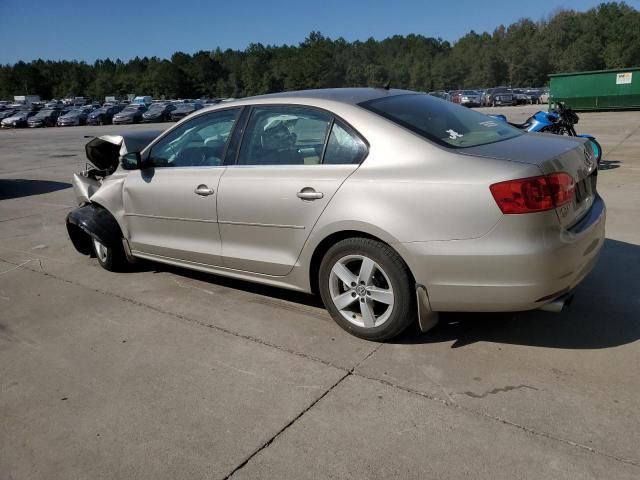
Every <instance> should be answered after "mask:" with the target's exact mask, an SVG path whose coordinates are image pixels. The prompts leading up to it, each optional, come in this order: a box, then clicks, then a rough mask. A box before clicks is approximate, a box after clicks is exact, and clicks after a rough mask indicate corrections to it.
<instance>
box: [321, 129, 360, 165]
mask: <svg viewBox="0 0 640 480" xmlns="http://www.w3.org/2000/svg"><path fill="white" fill-rule="evenodd" d="M366 152H367V147H366V145H365V144H364V142H363V141H362V140H360V139H359V138H358V137H356V136H354V135H352V134H351V133H350V132H348V131H347V130H346V129H345V128H344V127H343V126H342V125H340V124H339V123H338V122H335V123H334V124H333V128H331V134H330V135H329V141H328V142H327V148H326V150H325V152H324V162H323V163H325V164H329V165H349V164H356V163H360V162H361V161H362V159H363V158H364V156H365V154H366Z"/></svg>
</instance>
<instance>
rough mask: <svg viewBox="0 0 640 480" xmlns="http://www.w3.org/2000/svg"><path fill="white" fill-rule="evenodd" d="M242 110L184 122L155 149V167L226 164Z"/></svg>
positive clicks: (215, 113) (153, 148)
mask: <svg viewBox="0 0 640 480" xmlns="http://www.w3.org/2000/svg"><path fill="white" fill-rule="evenodd" d="M239 111H240V109H237V108H235V109H231V110H223V111H220V112H213V113H209V114H206V115H200V116H198V117H196V118H194V119H192V120H191V121H188V122H185V123H183V124H182V125H180V126H179V127H177V128H176V129H175V130H173V131H171V132H170V133H169V134H167V135H166V136H165V137H163V138H162V139H161V140H160V141H159V142H158V143H156V144H155V145H154V146H153V147H152V148H151V154H150V158H151V159H152V160H153V164H154V165H155V166H156V167H161V168H162V167H216V166H219V165H222V163H223V157H224V152H225V146H226V144H227V141H228V139H229V137H230V135H231V131H232V129H233V126H234V124H235V122H236V118H237V117H238V113H239Z"/></svg>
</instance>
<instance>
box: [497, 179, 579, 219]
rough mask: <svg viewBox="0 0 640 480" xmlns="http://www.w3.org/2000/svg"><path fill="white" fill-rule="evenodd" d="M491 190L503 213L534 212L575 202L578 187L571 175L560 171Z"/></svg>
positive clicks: (499, 185) (505, 184)
mask: <svg viewBox="0 0 640 480" xmlns="http://www.w3.org/2000/svg"><path fill="white" fill-rule="evenodd" d="M489 189H490V190H491V194H492V195H493V198H494V199H495V201H496V203H497V204H498V207H500V210H501V211H502V213H532V212H544V211H546V210H552V209H554V208H558V207H560V206H562V205H565V204H566V203H569V202H571V201H572V200H573V199H574V197H575V193H576V184H575V181H574V180H573V177H572V176H571V175H569V174H568V173H565V172H559V173H552V174H551V175H547V176H539V177H529V178H519V179H517V180H507V181H506V182H500V183H494V184H493V185H491V186H490V187H489Z"/></svg>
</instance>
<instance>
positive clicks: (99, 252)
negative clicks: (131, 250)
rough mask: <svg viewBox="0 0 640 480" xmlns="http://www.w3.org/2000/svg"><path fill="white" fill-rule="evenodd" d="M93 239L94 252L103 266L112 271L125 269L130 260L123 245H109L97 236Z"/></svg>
mask: <svg viewBox="0 0 640 480" xmlns="http://www.w3.org/2000/svg"><path fill="white" fill-rule="evenodd" d="M91 240H92V244H93V252H94V254H95V256H96V259H97V260H98V263H99V264H100V266H101V267H102V268H104V269H105V270H109V271H110V272H120V271H122V270H124V269H125V267H126V266H127V265H128V263H129V262H128V261H127V257H126V255H125V253H124V248H123V247H122V246H120V245H118V246H111V247H109V246H107V245H105V244H104V243H102V242H101V241H100V240H98V239H97V238H95V237H92V239H91Z"/></svg>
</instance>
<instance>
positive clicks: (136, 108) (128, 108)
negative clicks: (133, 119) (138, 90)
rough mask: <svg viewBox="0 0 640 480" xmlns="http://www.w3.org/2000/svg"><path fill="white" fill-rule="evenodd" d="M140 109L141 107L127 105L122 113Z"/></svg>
mask: <svg viewBox="0 0 640 480" xmlns="http://www.w3.org/2000/svg"><path fill="white" fill-rule="evenodd" d="M139 110H140V107H127V108H125V109H124V110H123V111H122V113H136V112H138V111H139Z"/></svg>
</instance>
